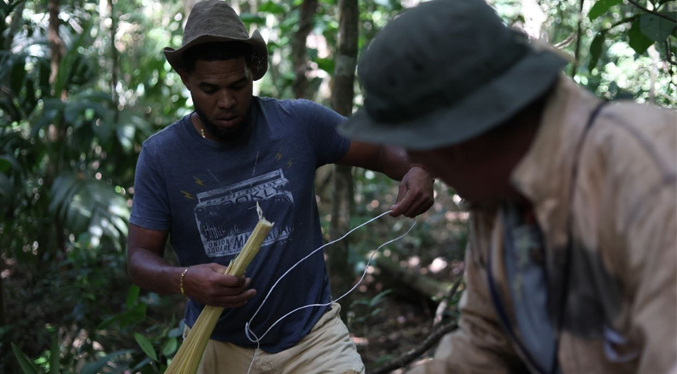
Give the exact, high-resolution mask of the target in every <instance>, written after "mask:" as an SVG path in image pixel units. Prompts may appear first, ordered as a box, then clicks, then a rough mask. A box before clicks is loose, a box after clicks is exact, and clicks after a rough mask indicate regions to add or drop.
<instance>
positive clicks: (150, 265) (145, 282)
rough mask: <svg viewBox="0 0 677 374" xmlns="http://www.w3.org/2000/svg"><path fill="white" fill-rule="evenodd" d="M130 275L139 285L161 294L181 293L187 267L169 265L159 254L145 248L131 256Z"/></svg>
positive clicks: (138, 249)
mask: <svg viewBox="0 0 677 374" xmlns="http://www.w3.org/2000/svg"><path fill="white" fill-rule="evenodd" d="M128 268H129V269H128V272H129V277H130V278H131V279H132V282H134V283H135V284H136V285H137V286H139V287H141V288H143V289H144V290H148V291H151V292H156V293H159V294H161V295H167V294H176V293H181V290H180V281H181V274H182V273H183V271H184V270H185V269H186V268H185V267H176V266H172V265H169V264H168V263H167V262H166V261H165V260H164V259H163V258H161V257H159V256H158V255H157V254H155V253H153V252H152V251H149V250H147V249H143V248H137V249H135V250H134V251H133V252H132V254H131V255H130V256H129V261H128Z"/></svg>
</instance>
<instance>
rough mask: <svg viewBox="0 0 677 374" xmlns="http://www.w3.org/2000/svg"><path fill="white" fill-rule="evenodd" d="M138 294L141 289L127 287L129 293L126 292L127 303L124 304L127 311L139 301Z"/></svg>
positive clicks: (134, 286) (135, 286)
mask: <svg viewBox="0 0 677 374" xmlns="http://www.w3.org/2000/svg"><path fill="white" fill-rule="evenodd" d="M140 292H141V289H140V288H139V286H137V285H132V286H131V287H129V291H127V301H126V302H125V305H126V306H127V309H132V307H133V306H134V304H136V301H137V300H139V293H140Z"/></svg>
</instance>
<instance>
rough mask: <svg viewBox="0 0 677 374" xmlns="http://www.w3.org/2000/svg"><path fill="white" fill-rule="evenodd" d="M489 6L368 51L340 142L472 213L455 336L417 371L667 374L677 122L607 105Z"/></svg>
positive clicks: (674, 338) (464, 3)
mask: <svg viewBox="0 0 677 374" xmlns="http://www.w3.org/2000/svg"><path fill="white" fill-rule="evenodd" d="M565 64H566V60H565V59H563V58H562V57H560V56H559V55H558V53H556V52H553V50H551V49H549V48H543V47H536V46H535V45H532V44H530V43H528V41H527V40H526V38H525V37H524V36H523V35H522V34H521V33H519V32H516V31H514V30H510V29H508V28H506V27H505V26H504V25H503V23H502V21H501V19H500V18H499V17H498V16H497V15H496V13H495V12H494V10H493V9H492V8H491V7H490V6H489V5H487V4H486V3H485V2H484V1H483V0H453V1H452V0H433V1H430V2H426V3H422V4H421V5H419V6H417V7H415V8H413V9H410V10H408V11H406V12H405V13H404V14H402V15H401V16H400V17H399V18H397V19H395V20H394V21H392V22H391V23H389V24H388V25H387V26H386V27H385V28H384V29H383V30H382V31H381V32H380V33H379V34H378V35H377V36H376V38H375V39H374V41H373V42H372V43H371V45H370V46H369V47H368V48H367V50H366V51H365V52H364V53H363V55H362V59H361V61H360V64H359V68H358V74H359V76H360V79H361V81H362V84H363V86H364V91H365V101H364V108H362V109H361V110H360V111H358V112H357V113H356V114H355V115H354V116H353V117H352V118H351V119H349V121H348V122H346V123H344V124H343V125H341V126H340V129H339V131H340V132H342V133H343V134H344V135H346V136H348V137H349V138H352V139H357V140H361V141H367V142H374V143H383V144H391V145H399V146H403V147H405V148H406V149H407V152H408V154H409V156H410V158H411V159H412V160H413V161H414V162H418V163H421V164H423V165H424V166H425V167H426V168H427V169H428V170H430V171H431V173H432V174H433V176H435V177H438V178H439V179H441V180H442V181H444V182H445V183H446V184H448V185H449V186H451V187H453V188H454V189H455V190H456V191H457V192H458V194H459V195H460V196H461V197H463V198H464V199H465V200H466V201H467V202H468V204H469V207H470V210H471V218H470V239H469V246H468V250H467V253H466V278H465V279H466V286H467V289H466V291H465V294H464V296H463V298H462V301H461V303H460V308H461V319H460V323H459V329H458V330H457V331H455V332H454V333H452V334H450V335H448V336H446V337H445V338H443V340H442V342H441V343H440V345H439V347H438V349H437V352H436V355H435V358H434V360H433V361H431V362H430V363H428V364H426V365H422V366H419V367H417V368H415V369H414V370H412V373H417V374H421V373H455V374H469V373H473V374H474V373H540V374H557V373H564V374H583V373H585V374H601V373H605V374H606V373H609V374H610V373H614V374H617V373H644V374H649V373H651V374H658V373H673V372H675V369H676V368H677V275H676V274H677V269H676V266H677V222H676V220H677V208H676V206H677V188H676V180H677V113H676V112H675V111H671V110H667V109H661V108H658V107H655V106H651V105H639V104H635V103H632V102H626V103H620V102H619V103H613V104H607V105H604V104H605V103H604V102H602V101H601V100H599V99H598V98H596V97H594V96H593V95H591V94H590V93H588V92H587V91H586V90H584V89H582V88H580V87H578V86H576V84H575V83H573V82H572V81H571V80H570V79H568V78H566V77H565V76H564V75H563V74H562V73H561V69H562V68H563V67H564V65H565Z"/></svg>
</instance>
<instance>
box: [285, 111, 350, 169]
mask: <svg viewBox="0 0 677 374" xmlns="http://www.w3.org/2000/svg"><path fill="white" fill-rule="evenodd" d="M293 108H294V111H295V112H296V115H297V116H299V118H300V119H301V121H302V125H303V126H304V128H305V129H306V133H307V134H308V138H309V140H310V143H311V145H312V147H313V149H314V151H315V156H316V159H317V166H318V167H320V166H322V165H326V164H332V163H335V162H338V161H340V160H341V159H342V158H343V156H345V155H346V153H347V152H348V148H349V146H350V140H349V139H348V138H346V137H344V136H342V135H340V134H339V133H338V131H336V128H337V126H338V125H339V124H341V123H342V122H344V121H345V120H346V118H345V117H343V116H342V115H340V114H338V113H336V112H334V111H333V110H331V109H329V108H327V107H324V106H322V105H320V104H316V103H314V102H312V101H308V100H302V99H301V100H295V101H294V105H293Z"/></svg>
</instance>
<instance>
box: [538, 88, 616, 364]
mask: <svg viewBox="0 0 677 374" xmlns="http://www.w3.org/2000/svg"><path fill="white" fill-rule="evenodd" d="M607 104H608V102H607V101H602V102H601V103H599V104H597V106H596V107H595V109H593V111H592V112H591V113H590V116H589V117H588V121H587V123H586V124H585V128H584V129H583V133H582V134H581V137H580V138H579V139H578V143H577V144H576V151H575V153H574V163H573V166H572V168H571V178H570V179H569V214H568V216H567V223H566V225H567V244H566V249H565V250H566V253H565V262H564V277H563V278H562V279H563V281H564V282H563V284H562V292H561V294H560V300H559V308H557V309H556V310H557V316H555V318H556V324H555V326H556V328H557V343H556V349H555V360H554V362H553V364H552V368H551V370H550V373H552V374H554V373H557V370H558V367H559V362H558V359H557V353H558V352H559V342H560V337H561V334H562V328H563V326H564V314H565V311H566V307H567V294H568V293H569V276H570V271H571V256H572V252H573V248H572V247H573V220H574V217H573V209H574V198H575V197H576V193H575V191H576V182H577V181H578V167H579V164H580V161H581V153H582V151H583V146H584V145H585V141H586V139H587V138H588V134H589V133H590V129H591V128H592V126H593V125H594V124H595V120H596V119H597V117H598V116H599V113H600V112H601V111H602V109H603V108H604V106H606V105H607Z"/></svg>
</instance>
